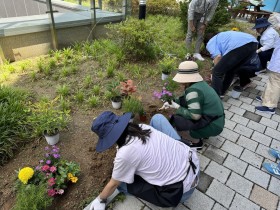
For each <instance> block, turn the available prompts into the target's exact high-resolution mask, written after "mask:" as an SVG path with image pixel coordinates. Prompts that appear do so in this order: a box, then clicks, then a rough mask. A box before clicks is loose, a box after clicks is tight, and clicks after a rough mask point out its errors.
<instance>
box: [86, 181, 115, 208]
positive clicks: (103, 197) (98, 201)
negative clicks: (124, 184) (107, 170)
mask: <svg viewBox="0 0 280 210" xmlns="http://www.w3.org/2000/svg"><path fill="white" fill-rule="evenodd" d="M119 185H120V182H119V181H118V180H115V179H113V178H111V180H110V181H109V182H108V184H107V185H106V186H105V187H104V189H103V190H102V192H101V193H100V195H99V196H97V197H96V198H95V199H94V200H93V201H92V203H91V205H90V210H105V208H106V202H107V198H108V197H109V196H110V195H112V194H113V192H114V191H115V189H116V188H117V187H118V186H119Z"/></svg>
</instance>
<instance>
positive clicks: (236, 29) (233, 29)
mask: <svg viewBox="0 0 280 210" xmlns="http://www.w3.org/2000/svg"><path fill="white" fill-rule="evenodd" d="M231 30H232V31H239V29H238V28H232V29H231Z"/></svg>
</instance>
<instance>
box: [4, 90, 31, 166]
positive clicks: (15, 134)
mask: <svg viewBox="0 0 280 210" xmlns="http://www.w3.org/2000/svg"><path fill="white" fill-rule="evenodd" d="M27 100H28V94H27V93H26V92H24V91H22V90H19V89H15V88H9V87H5V86H0V165H3V163H5V162H6V161H7V160H8V159H9V158H11V157H13V155H14V151H15V150H16V149H17V148H18V147H19V146H21V145H22V144H23V143H24V142H26V141H27V137H28V133H29V132H30V130H29V129H28V126H27V116H28V114H29V113H28V111H27Z"/></svg>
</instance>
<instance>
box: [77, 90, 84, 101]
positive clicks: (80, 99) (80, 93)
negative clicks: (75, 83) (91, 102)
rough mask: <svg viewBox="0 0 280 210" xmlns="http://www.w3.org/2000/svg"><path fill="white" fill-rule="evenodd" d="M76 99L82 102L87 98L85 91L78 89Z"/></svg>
mask: <svg viewBox="0 0 280 210" xmlns="http://www.w3.org/2000/svg"><path fill="white" fill-rule="evenodd" d="M75 100H76V101H77V102H78V103H82V102H83V101H84V100H85V94H84V92H83V91H81V90H78V91H77V92H76V94H75Z"/></svg>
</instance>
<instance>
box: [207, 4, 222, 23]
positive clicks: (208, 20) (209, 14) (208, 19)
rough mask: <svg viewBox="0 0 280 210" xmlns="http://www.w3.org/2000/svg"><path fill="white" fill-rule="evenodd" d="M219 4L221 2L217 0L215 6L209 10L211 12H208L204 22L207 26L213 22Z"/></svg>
mask: <svg viewBox="0 0 280 210" xmlns="http://www.w3.org/2000/svg"><path fill="white" fill-rule="evenodd" d="M218 4H219V0H216V1H215V2H214V4H213V5H212V6H211V7H210V8H209V10H208V11H206V17H205V20H204V24H205V26H207V24H208V23H209V22H210V21H211V20H212V18H213V16H214V13H215V11H216V9H217V7H218Z"/></svg>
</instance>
